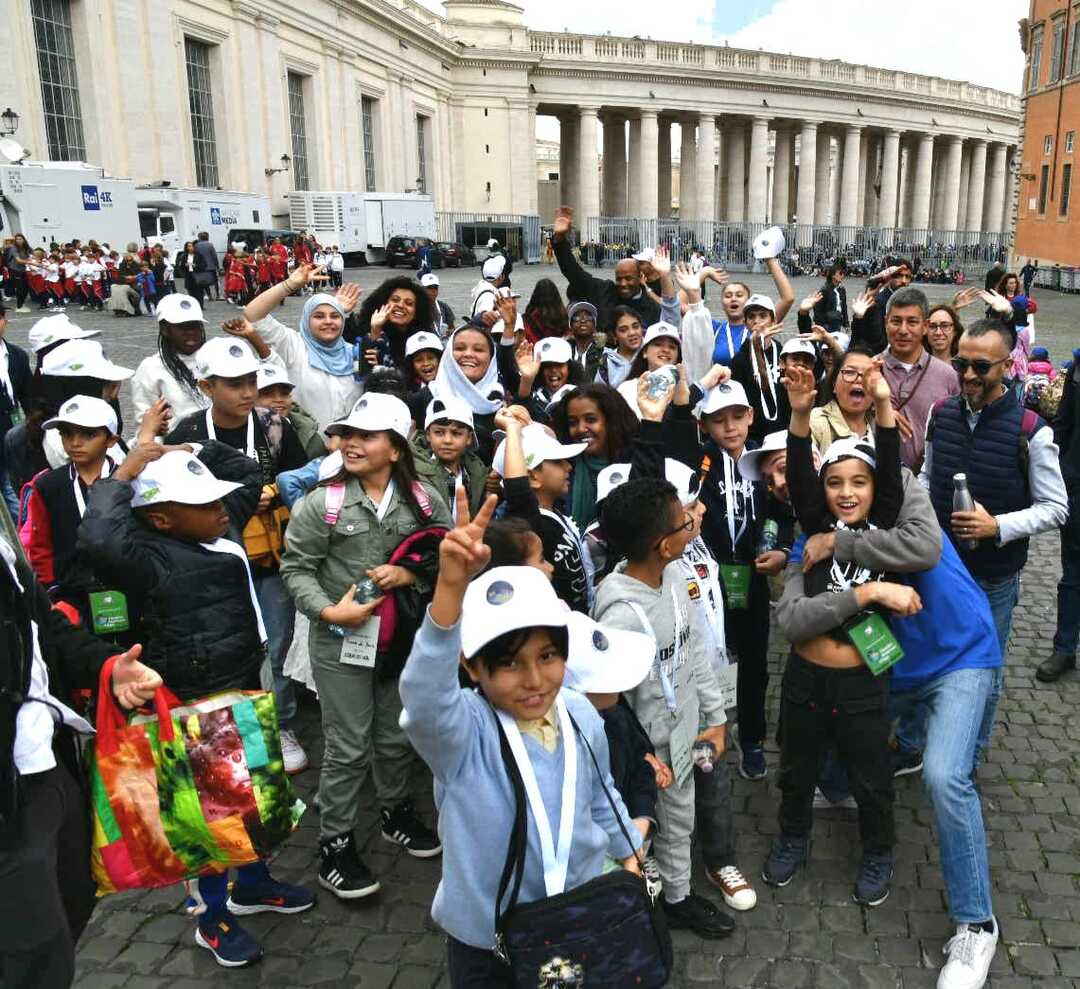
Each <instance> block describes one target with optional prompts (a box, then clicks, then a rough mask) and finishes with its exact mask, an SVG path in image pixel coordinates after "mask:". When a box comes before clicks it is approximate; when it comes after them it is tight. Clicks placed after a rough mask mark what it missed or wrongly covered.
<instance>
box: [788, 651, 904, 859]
mask: <svg viewBox="0 0 1080 989" xmlns="http://www.w3.org/2000/svg"><path fill="white" fill-rule="evenodd" d="M886 700H887V685H886V682H885V680H884V678H881V677H875V676H874V675H873V673H871V672H870V671H869V670H868V669H867V668H866V667H865V666H857V667H855V668H853V669H845V670H834V669H830V668H829V667H826V666H817V665H816V664H814V663H810V662H807V661H806V660H805V659H803V658H802V657H801V656H798V655H796V654H795V653H794V652H793V653H792V654H791V656H790V657H788V661H787V666H786V668H785V669H784V679H783V684H782V686H781V694H780V707H781V724H782V730H781V733H780V735H781V737H780V830H781V831H783V832H784V833H785V834H790V835H799V836H806V835H809V834H810V828H811V825H812V823H813V800H814V786H815V784H816V783H817V779H818V774H819V772H820V770H821V765H822V761H823V760H824V757H825V753H826V752H827V751H828V749H829V747H830V746H831V745H835V746H836V749H837V751H838V752H839V754H840V758H841V759H843V760H844V762H845V763H846V764H847V767H848V775H849V777H850V780H851V792H852V794H853V795H854V797H855V801H856V802H857V803H858V805H859V834H860V836H861V838H862V844H863V851H864V852H872V853H875V854H881V853H884V852H887V851H889V850H891V849H892V846H893V844H894V843H895V840H896V833H895V826H894V822H893V775H892V762H891V760H890V758H889V748H888V746H889V717H888V709H887V704H886Z"/></svg>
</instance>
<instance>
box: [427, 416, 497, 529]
mask: <svg viewBox="0 0 1080 989" xmlns="http://www.w3.org/2000/svg"><path fill="white" fill-rule="evenodd" d="M475 441H476V438H475V434H474V433H473V416H472V409H470V408H469V406H468V405H466V404H465V403H464V402H462V401H461V400H460V399H456V398H448V399H446V400H445V401H444V400H443V399H441V398H433V399H432V400H431V403H430V404H429V405H428V409H427V414H426V415H425V416H424V429H423V431H422V432H421V431H420V430H417V431H416V433H414V434H413V438H412V440H411V441H410V442H411V444H412V448H413V453H414V455H415V457H416V473H417V474H418V475H419V476H420V477H421V478H422V479H423V480H425V481H428V482H429V483H430V484H431V486H432V487H433V488H435V490H436V491H439V492H440V493H442V496H443V500H444V501H445V502H446V503H447V505H448V506H449V508H450V511H451V513H453V511H454V506H455V504H456V503H457V502H456V498H455V495H454V492H455V491H457V489H458V488H459V487H464V488H465V493H466V495H467V496H468V499H469V511H470V512H476V511H478V510H479V508H480V505H481V504H483V501H484V495H485V490H484V486H485V484H486V482H487V477H488V466H487V464H485V463H484V461H482V460H481V459H480V458H479V457H478V456H477V455H476V453H475V452H474V451H473V449H472V448H473V445H474V443H475Z"/></svg>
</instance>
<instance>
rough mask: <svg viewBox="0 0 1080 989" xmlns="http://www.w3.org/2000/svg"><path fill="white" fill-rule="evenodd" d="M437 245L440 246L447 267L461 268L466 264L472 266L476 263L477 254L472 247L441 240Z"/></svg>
mask: <svg viewBox="0 0 1080 989" xmlns="http://www.w3.org/2000/svg"><path fill="white" fill-rule="evenodd" d="M435 246H436V247H437V248H438V250H439V254H440V255H441V256H442V261H443V264H444V265H445V266H446V267H447V268H451V267H453V268H460V267H462V266H463V265H466V264H467V265H469V266H470V267H471V266H472V265H475V264H476V254H474V253H473V249H472V248H471V247H466V246H465V245H464V244H456V243H450V242H449V241H440V242H439V243H437V244H436V245H435Z"/></svg>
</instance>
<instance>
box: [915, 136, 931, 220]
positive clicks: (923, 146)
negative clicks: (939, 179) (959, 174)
mask: <svg viewBox="0 0 1080 989" xmlns="http://www.w3.org/2000/svg"><path fill="white" fill-rule="evenodd" d="M933 168H934V136H933V135H932V134H920V135H919V146H918V152H917V157H916V160H915V189H914V199H913V201H912V216H911V225H912V226H913V227H914V228H915V229H916V230H925V229H926V228H928V227H929V226H930V192H931V189H932V187H931V184H930V180H931V175H932V174H933Z"/></svg>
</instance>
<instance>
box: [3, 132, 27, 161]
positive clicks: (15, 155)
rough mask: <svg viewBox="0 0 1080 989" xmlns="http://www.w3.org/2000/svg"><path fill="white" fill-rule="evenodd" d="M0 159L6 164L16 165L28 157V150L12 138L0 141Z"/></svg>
mask: <svg viewBox="0 0 1080 989" xmlns="http://www.w3.org/2000/svg"><path fill="white" fill-rule="evenodd" d="M0 157H2V158H3V159H4V160H5V161H6V162H8V164H11V165H18V164H19V162H21V161H22V160H23V159H24V158H29V157H30V149H29V148H24V147H23V146H22V145H21V144H20V143H19V142H18V141H16V140H15V138H13V137H5V138H2V139H0Z"/></svg>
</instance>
